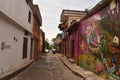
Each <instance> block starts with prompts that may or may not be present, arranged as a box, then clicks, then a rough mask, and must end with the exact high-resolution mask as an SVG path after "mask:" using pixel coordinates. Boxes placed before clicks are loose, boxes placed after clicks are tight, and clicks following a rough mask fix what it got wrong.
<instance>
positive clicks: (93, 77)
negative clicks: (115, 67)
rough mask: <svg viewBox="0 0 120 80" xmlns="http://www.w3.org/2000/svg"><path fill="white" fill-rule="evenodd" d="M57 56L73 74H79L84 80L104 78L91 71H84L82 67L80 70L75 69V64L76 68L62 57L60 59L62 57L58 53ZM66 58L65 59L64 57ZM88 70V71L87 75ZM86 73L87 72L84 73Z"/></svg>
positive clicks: (102, 79) (100, 79) (101, 79)
mask: <svg viewBox="0 0 120 80" xmlns="http://www.w3.org/2000/svg"><path fill="white" fill-rule="evenodd" d="M57 56H58V57H59V59H60V60H61V61H62V62H63V64H64V65H65V66H66V67H67V68H68V69H69V70H70V71H72V73H73V74H75V75H76V76H79V77H81V78H83V79H84V80H105V79H104V78H101V77H99V76H97V75H95V74H94V73H92V72H91V71H86V70H85V72H84V69H83V70H82V68H81V69H80V72H79V70H76V68H77V65H76V68H74V65H71V64H69V63H70V62H69V63H68V62H66V61H64V59H62V57H61V56H60V55H57ZM65 60H67V59H65ZM88 72H90V74H89V75H87V74H88ZM86 73H87V74H86Z"/></svg>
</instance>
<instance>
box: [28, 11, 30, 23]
mask: <svg viewBox="0 0 120 80" xmlns="http://www.w3.org/2000/svg"><path fill="white" fill-rule="evenodd" d="M28 22H29V23H31V12H30V11H29V14H28Z"/></svg>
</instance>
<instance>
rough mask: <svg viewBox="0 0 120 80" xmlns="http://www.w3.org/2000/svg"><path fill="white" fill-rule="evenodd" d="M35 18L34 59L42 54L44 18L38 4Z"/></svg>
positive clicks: (35, 9) (35, 6)
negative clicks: (41, 40)
mask: <svg viewBox="0 0 120 80" xmlns="http://www.w3.org/2000/svg"><path fill="white" fill-rule="evenodd" d="M33 13H34V18H33V44H34V59H36V58H38V56H39V54H40V47H41V45H39V43H40V35H41V33H40V27H41V25H42V18H41V15H40V11H39V7H38V5H34V10H33Z"/></svg>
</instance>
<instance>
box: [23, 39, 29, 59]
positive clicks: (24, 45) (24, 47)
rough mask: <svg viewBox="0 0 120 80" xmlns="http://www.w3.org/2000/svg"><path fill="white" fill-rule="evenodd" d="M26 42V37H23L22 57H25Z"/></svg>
mask: <svg viewBox="0 0 120 80" xmlns="http://www.w3.org/2000/svg"><path fill="white" fill-rule="evenodd" d="M27 44H28V38H25V37H24V38H23V59H24V58H27Z"/></svg>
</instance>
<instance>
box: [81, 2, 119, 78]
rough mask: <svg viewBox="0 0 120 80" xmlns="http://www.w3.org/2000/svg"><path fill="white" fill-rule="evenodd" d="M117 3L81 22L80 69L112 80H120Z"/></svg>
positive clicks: (112, 3)
mask: <svg viewBox="0 0 120 80" xmlns="http://www.w3.org/2000/svg"><path fill="white" fill-rule="evenodd" d="M119 15H120V1H119V0H118V1H115V0H113V1H112V2H111V3H110V4H109V5H108V6H106V7H105V8H103V9H101V10H100V11H98V12H97V13H95V14H93V15H92V16H91V17H89V18H87V19H85V20H83V21H82V22H81V26H80V27H82V33H81V34H82V43H81V44H80V46H81V47H82V48H81V50H82V54H81V55H80V65H81V66H82V67H84V68H86V69H88V70H92V71H93V72H95V73H96V74H98V75H101V76H102V77H104V78H106V79H108V80H111V79H112V78H118V79H119V78H120V59H119V57H120V16H119Z"/></svg>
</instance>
